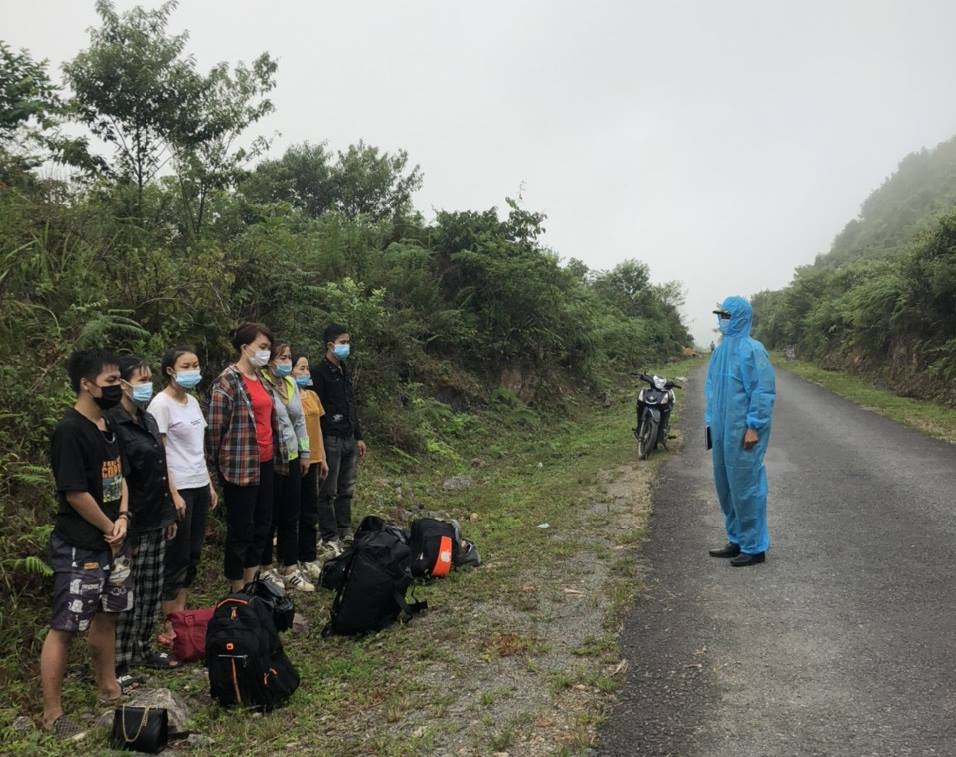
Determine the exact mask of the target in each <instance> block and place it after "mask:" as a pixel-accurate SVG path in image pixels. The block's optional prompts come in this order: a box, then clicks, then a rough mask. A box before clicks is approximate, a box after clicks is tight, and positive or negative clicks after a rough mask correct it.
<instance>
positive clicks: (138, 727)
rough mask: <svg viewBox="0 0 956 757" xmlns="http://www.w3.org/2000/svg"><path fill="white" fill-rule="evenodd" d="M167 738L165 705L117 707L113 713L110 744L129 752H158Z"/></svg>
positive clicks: (167, 728) (161, 749)
mask: <svg viewBox="0 0 956 757" xmlns="http://www.w3.org/2000/svg"><path fill="white" fill-rule="evenodd" d="M168 740H169V713H168V712H166V708H165V707H131V706H129V705H125V704H124V705H123V706H122V707H117V708H116V712H114V713H113V733H112V734H111V735H110V746H111V747H113V748H114V749H126V750H127V751H130V752H149V753H150V754H158V753H159V752H161V751H163V750H164V749H165V748H166V742H167V741H168Z"/></svg>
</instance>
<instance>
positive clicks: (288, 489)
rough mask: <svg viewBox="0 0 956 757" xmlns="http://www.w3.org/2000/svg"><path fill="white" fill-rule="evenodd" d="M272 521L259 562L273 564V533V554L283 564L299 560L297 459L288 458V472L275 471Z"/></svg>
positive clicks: (299, 480)
mask: <svg viewBox="0 0 956 757" xmlns="http://www.w3.org/2000/svg"><path fill="white" fill-rule="evenodd" d="M272 481H273V496H274V497H275V502H274V506H273V508H272V523H271V524H270V528H269V538H268V539H266V542H265V544H264V545H263V548H262V560H261V561H260V563H261V564H262V565H271V564H272V535H273V534H275V535H276V549H275V552H276V557H278V558H279V562H281V563H282V564H283V565H297V564H298V562H299V509H300V507H301V490H302V471H301V469H300V468H299V458H298V457H296V458H295V459H293V460H290V461H289V473H288V475H282V474H281V473H274V474H273V476H272Z"/></svg>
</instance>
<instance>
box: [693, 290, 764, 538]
mask: <svg viewBox="0 0 956 757" xmlns="http://www.w3.org/2000/svg"><path fill="white" fill-rule="evenodd" d="M721 309H722V310H723V311H725V312H727V313H729V314H730V318H729V319H720V321H719V325H720V328H721V333H723V335H724V336H723V338H722V339H721V340H720V344H718V345H717V349H715V350H714V352H713V353H712V354H711V356H710V364H709V365H708V366H707V381H706V384H705V387H704V391H705V394H706V398H707V406H706V409H705V411H704V423H706V425H707V426H709V427H710V430H711V439H712V442H713V463H714V483H715V484H716V487H717V497H718V499H719V501H720V506H721V510H722V511H723V514H724V525H725V528H726V531H727V538H728V540H729V541H730V542H732V543H734V544H737V545H739V546H740V548H741V549H742V550H743V551H744V552H745V553H748V554H757V553H760V552H765V551H766V550H767V549H768V547H769V546H770V534H769V532H768V531H767V518H766V509H767V507H766V502H767V476H766V472H765V471H764V464H763V460H764V454H765V453H766V451H767V444H768V443H769V441H770V425H771V423H770V421H771V414H772V413H773V402H774V398H775V396H776V387H775V381H774V373H773V366H771V364H770V358H769V356H768V355H767V351H766V350H765V349H764V346H763V345H762V344H761V343H760V342H758V341H757V340H756V339H753V338H752V337H751V336H750V328H751V326H752V324H753V308H751V306H750V303H749V302H747V300H745V299H744V298H743V297H737V296H734V297H728V298H726V299H725V300H724V301H723V303H722V305H721ZM748 429H752V430H753V431H756V432H757V434H758V435H759V441H758V442H757V444H756V445H755V446H754V447H752V448H751V449H749V450H748V449H744V446H743V440H744V435H745V434H746V432H747V430H748Z"/></svg>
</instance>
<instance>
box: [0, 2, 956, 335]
mask: <svg viewBox="0 0 956 757" xmlns="http://www.w3.org/2000/svg"><path fill="white" fill-rule="evenodd" d="M134 4H135V3H133V2H128V1H127V0H120V1H118V2H117V3H116V6H117V8H118V9H120V10H125V9H128V8H130V7H132V6H133V5H134ZM140 4H142V5H145V6H147V7H154V6H156V5H157V4H158V3H155V2H150V1H147V2H142V3H140ZM0 11H2V15H0V18H2V19H3V30H2V31H0V39H4V40H6V41H7V42H8V43H9V44H10V45H11V46H12V47H14V48H21V47H23V48H26V49H28V50H29V51H30V52H31V54H33V55H34V57H37V58H48V59H49V60H50V63H51V67H52V68H53V69H54V71H53V73H54V75H55V76H54V78H56V79H59V72H58V70H57V69H58V67H59V64H60V63H62V62H63V61H64V60H66V59H69V58H71V57H72V56H73V55H75V54H76V52H78V51H79V50H80V49H82V48H83V47H85V46H86V44H87V42H88V35H87V32H86V29H87V28H88V27H90V26H92V25H95V24H96V22H97V17H96V15H95V13H94V10H93V2H92V0H59V1H54V0H29V2H28V1H27V0H0ZM954 28H956V3H954V2H951V0H906V1H905V2H904V1H902V0H899V1H896V0H894V1H888V0H884V1H880V0H852V1H849V0H847V1H844V2H841V1H840V0H828V1H827V2H822V1H819V0H813V1H810V2H808V1H806V0H804V1H803V2H799V3H797V2H789V3H785V2H773V1H772V0H759V1H758V0H748V1H743V0H725V2H719V3H718V2H710V1H707V0H697V1H696V2H688V1H687V0H685V1H684V2H677V3H668V2H655V3H649V2H623V1H621V2H591V3H585V2H580V1H578V2H564V1H562V2H554V1H552V0H548V1H544V0H542V1H540V2H520V0H511V1H510V2H500V1H499V0H482V1H481V2H469V3H464V2H454V1H453V0H442V1H439V0H404V1H397V0H389V1H388V2H385V1H384V0H383V1H381V2H358V1H357V0H348V1H346V2H341V1H340V2H334V3H331V2H305V1H293V0H284V1H279V2H272V3H262V2H251V1H250V0H229V1H228V2H226V1H225V0H221V1H215V2H214V1H213V0H182V2H181V5H180V7H179V9H178V10H177V11H175V13H174V15H173V18H172V21H171V24H170V31H172V32H179V31H181V30H183V29H189V31H190V34H191V40H190V43H189V45H188V50H189V51H190V52H192V53H194V54H195V56H196V58H197V60H198V62H199V64H200V67H201V68H203V69H207V68H209V67H210V66H212V65H213V64H214V63H217V62H218V61H221V60H227V61H230V62H235V61H237V60H245V61H247V62H248V61H251V60H252V59H253V58H254V57H255V56H256V55H258V54H259V53H260V52H263V51H268V52H269V53H271V54H272V55H273V56H275V57H276V58H277V59H278V61H279V70H278V86H277V88H276V90H275V91H274V92H273V93H272V100H273V102H274V103H275V105H276V112H275V113H274V114H273V115H272V116H270V117H269V118H268V119H267V120H265V121H263V122H260V123H259V124H258V125H257V127H255V128H254V129H253V132H252V133H254V134H267V135H268V134H272V135H274V136H275V142H274V145H273V149H272V152H271V155H272V156H273V157H278V156H279V155H281V153H282V152H283V151H284V149H285V148H286V147H287V146H289V145H291V144H294V143H299V142H302V141H304V140H309V141H312V142H321V141H323V140H327V141H328V143H329V146H330V147H331V148H333V149H344V148H345V147H346V146H347V145H348V144H350V143H353V142H357V141H358V140H359V139H364V140H365V141H366V142H368V143H370V144H373V145H376V146H378V147H381V148H383V149H386V150H395V149H399V148H405V149H407V150H408V152H409V154H410V158H411V161H412V162H413V163H418V164H419V165H420V166H421V168H422V170H423V172H424V176H425V184H424V188H423V189H422V190H421V191H420V192H419V193H418V195H417V196H416V198H415V202H416V205H417V207H419V209H421V210H422V211H423V212H424V213H425V215H426V218H429V219H430V218H431V217H433V212H434V210H437V209H447V210H465V209H471V210H482V209H486V208H488V207H491V206H493V205H495V206H498V207H499V208H500V207H503V206H504V198H505V197H506V196H511V197H517V196H518V194H519V193H520V194H521V195H522V198H523V204H524V205H525V206H526V207H528V208H529V209H532V210H537V211H541V212H544V213H547V214H548V221H547V223H546V228H547V234H546V236H545V239H544V241H545V243H546V244H547V245H548V246H550V247H551V248H552V249H553V250H555V251H556V252H557V253H558V254H559V255H560V256H561V257H562V258H564V259H568V258H571V257H576V258H579V259H581V260H583V261H584V262H585V263H587V264H588V266H589V267H591V268H592V269H605V268H610V267H613V266H614V265H615V264H616V263H618V262H620V261H622V260H625V259H627V258H638V259H640V260H643V261H645V262H646V263H648V264H649V266H650V269H651V277H652V279H653V280H654V281H658V282H660V281H669V280H673V279H677V280H679V281H681V282H682V283H683V285H684V287H685V290H686V297H687V303H686V306H685V308H684V311H685V314H686V319H685V321H686V322H687V323H688V324H689V326H690V328H691V332H692V334H693V335H694V337H695V339H696V340H697V342H698V343H699V344H702V345H706V344H707V343H708V342H709V341H710V340H711V339H712V338H713V335H712V325H713V320H712V318H713V316H711V315H710V311H711V310H712V309H713V307H714V304H715V302H716V301H718V300H721V299H723V298H724V296H726V295H728V294H742V295H744V296H750V295H752V294H753V293H755V292H758V291H760V290H763V289H777V288H780V287H782V286H784V285H786V284H787V283H788V282H789V281H790V279H791V277H792V275H793V271H794V268H795V267H796V266H799V265H804V264H807V263H811V262H812V261H813V259H814V257H815V256H816V255H817V254H818V253H821V252H825V251H827V250H828V249H829V246H830V244H831V242H832V240H833V237H834V236H835V235H836V233H837V232H839V231H840V229H842V227H843V226H844V224H845V223H846V222H847V221H848V220H849V219H850V218H852V217H854V216H855V215H856V214H857V212H858V210H859V206H860V203H861V202H862V201H863V200H864V199H865V197H866V196H867V195H868V194H869V192H870V191H872V190H873V189H875V188H876V187H877V186H879V185H880V184H881V183H882V182H883V181H884V180H885V179H886V178H887V177H888V176H889V175H890V174H891V173H892V172H893V171H894V169H895V167H896V164H897V163H898V162H899V160H900V159H901V158H902V157H903V156H904V155H905V154H906V153H908V152H912V151H914V150H918V149H920V148H922V147H924V146H925V147H932V146H934V145H936V144H937V143H939V142H941V141H943V140H944V139H947V138H949V137H950V136H952V135H953V134H954V133H956V97H954V96H953V92H954V91H956V86H954V78H953V74H954V72H956V45H953V44H952V41H951V37H952V30H953V29H954Z"/></svg>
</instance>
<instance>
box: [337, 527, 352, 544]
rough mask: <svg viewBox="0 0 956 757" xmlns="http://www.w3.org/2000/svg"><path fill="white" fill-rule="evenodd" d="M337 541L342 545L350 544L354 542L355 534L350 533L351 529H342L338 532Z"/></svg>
mask: <svg viewBox="0 0 956 757" xmlns="http://www.w3.org/2000/svg"><path fill="white" fill-rule="evenodd" d="M339 541H341V542H342V543H343V544H351V543H352V542H353V541H355V534H354V533H353V532H352V529H351V528H343V529H340V530H339Z"/></svg>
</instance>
